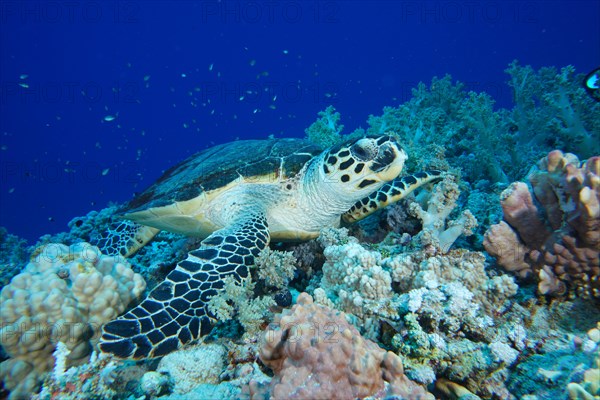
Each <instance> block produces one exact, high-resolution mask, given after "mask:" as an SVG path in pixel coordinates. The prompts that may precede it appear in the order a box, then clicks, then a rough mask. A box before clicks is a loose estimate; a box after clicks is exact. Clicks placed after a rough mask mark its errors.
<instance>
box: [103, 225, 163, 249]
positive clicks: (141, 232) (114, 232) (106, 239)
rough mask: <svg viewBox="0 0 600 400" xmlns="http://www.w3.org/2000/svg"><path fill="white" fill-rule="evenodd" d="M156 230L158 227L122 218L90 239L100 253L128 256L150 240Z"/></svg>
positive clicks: (157, 230) (156, 232)
mask: <svg viewBox="0 0 600 400" xmlns="http://www.w3.org/2000/svg"><path fill="white" fill-rule="evenodd" d="M158 232H160V229H156V228H151V227H149V226H144V225H140V224H136V223H135V222H133V221H129V220H123V221H119V222H118V223H116V224H114V225H113V226H111V227H110V228H109V229H107V230H106V231H105V232H103V233H102V234H100V235H99V237H97V238H96V239H95V240H92V244H94V245H95V246H97V247H98V248H99V249H100V251H101V252H102V254H106V255H109V256H117V255H121V256H123V257H129V256H131V255H133V254H134V253H135V252H136V251H138V250H139V249H141V248H142V247H143V246H145V245H146V243H148V242H149V241H151V240H152V238H154V236H156V235H157V234H158Z"/></svg>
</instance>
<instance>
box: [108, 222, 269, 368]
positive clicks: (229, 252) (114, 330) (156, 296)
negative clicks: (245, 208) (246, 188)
mask: <svg viewBox="0 0 600 400" xmlns="http://www.w3.org/2000/svg"><path fill="white" fill-rule="evenodd" d="M268 243H269V231H268V228H267V220H266V217H265V214H264V213H263V212H256V211H254V212H243V213H240V215H239V216H238V217H237V219H236V220H235V221H233V223H232V224H231V225H230V226H228V227H226V228H223V229H220V230H218V231H216V232H214V233H213V234H211V235H210V236H209V237H207V238H206V239H205V240H203V241H202V244H201V245H200V247H199V248H198V249H197V250H194V251H191V252H190V253H189V254H188V257H187V258H186V259H185V260H184V261H181V262H179V263H178V264H177V267H176V268H175V269H174V270H173V271H171V272H170V273H169V275H167V278H166V279H165V281H164V282H163V283H161V284H160V285H158V286H157V287H156V288H154V290H152V292H150V294H149V295H148V297H147V298H146V299H145V300H144V301H142V303H140V304H139V305H138V306H137V307H135V308H134V309H133V310H131V311H129V312H127V313H126V314H124V315H122V316H120V317H119V318H118V319H116V320H114V321H111V322H109V323H108V324H106V325H104V328H103V332H102V337H101V338H100V344H99V346H100V350H102V351H103V352H105V353H112V354H114V355H115V356H117V357H120V358H134V359H140V358H151V357H160V356H164V355H165V354H168V353H170V352H172V351H174V350H176V349H177V348H179V347H180V346H182V345H184V344H186V343H188V342H190V341H192V340H195V339H198V338H199V337H200V336H202V335H205V334H207V333H208V332H210V330H211V327H212V323H213V322H214V321H215V318H214V316H213V315H212V314H211V313H210V312H209V310H208V301H209V300H210V299H211V297H213V296H215V295H216V294H217V293H218V292H219V291H221V290H222V289H223V279H224V278H225V277H226V276H228V275H233V277H234V278H235V279H236V280H237V281H238V282H241V281H242V280H244V279H246V278H247V277H248V274H249V271H248V268H249V266H251V265H253V264H254V258H255V257H257V256H258V254H259V253H260V252H261V251H262V250H263V249H264V248H265V247H266V246H267V245H268Z"/></svg>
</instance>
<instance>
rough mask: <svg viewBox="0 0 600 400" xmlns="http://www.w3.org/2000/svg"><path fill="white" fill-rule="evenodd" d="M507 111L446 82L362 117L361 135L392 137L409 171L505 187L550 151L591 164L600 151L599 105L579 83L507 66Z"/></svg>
mask: <svg viewBox="0 0 600 400" xmlns="http://www.w3.org/2000/svg"><path fill="white" fill-rule="evenodd" d="M506 72H507V74H508V75H509V85H510V86H511V88H512V89H513V92H514V103H515V105H514V107H513V108H512V109H510V110H507V109H499V110H495V109H494V100H493V99H492V97H491V96H489V95H488V94H486V93H476V92H473V91H468V90H467V88H466V87H465V84H463V83H461V82H455V83H453V82H452V77H450V76H449V75H446V76H444V77H443V78H438V77H434V78H433V79H432V80H431V84H430V85H429V87H427V85H425V84H423V83H419V84H418V85H417V87H416V88H415V89H413V90H412V97H411V98H410V99H409V100H408V101H406V102H404V103H402V104H400V105H399V106H398V107H385V108H384V109H383V114H382V115H381V116H370V117H369V121H368V122H369V128H368V129H367V133H385V132H388V131H391V132H395V133H396V134H397V135H398V138H399V140H400V142H401V143H402V144H403V146H405V148H406V150H407V153H408V154H411V157H410V158H409V160H408V161H407V168H408V169H409V170H423V169H428V168H431V169H441V170H448V166H449V165H451V166H454V167H460V170H461V171H462V175H463V177H464V178H465V179H466V180H467V181H469V182H471V183H472V184H476V183H477V182H478V181H481V180H485V181H488V182H490V183H491V184H496V183H501V184H508V183H509V182H511V181H514V180H517V179H520V178H521V177H522V176H523V175H525V173H526V172H527V170H528V168H529V165H531V163H532V162H534V161H535V160H537V159H539V158H540V157H541V156H543V154H545V153H548V152H549V151H550V150H552V149H553V148H557V147H558V148H562V149H564V150H565V151H569V152H576V153H578V154H580V155H581V156H582V157H586V158H587V157H591V156H593V155H594V154H598V151H600V136H599V135H600V123H599V122H598V121H600V103H597V102H594V101H593V100H592V99H590V98H589V96H587V94H586V93H585V91H584V89H583V88H582V87H581V85H580V84H579V82H581V80H582V78H583V76H582V75H580V74H579V75H578V74H576V73H575V71H574V69H573V67H571V66H568V67H565V68H563V69H561V70H560V71H557V70H556V69H555V68H541V69H540V70H539V71H537V72H536V71H534V70H533V69H532V68H531V67H530V66H526V67H523V66H520V65H519V64H518V62H516V61H515V62H513V63H511V64H510V65H509V67H508V68H507V69H506Z"/></svg>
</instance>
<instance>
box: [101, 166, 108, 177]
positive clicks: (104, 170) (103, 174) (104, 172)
mask: <svg viewBox="0 0 600 400" xmlns="http://www.w3.org/2000/svg"><path fill="white" fill-rule="evenodd" d="M109 171H110V168H105V169H103V170H102V176H106V175H108V173H109Z"/></svg>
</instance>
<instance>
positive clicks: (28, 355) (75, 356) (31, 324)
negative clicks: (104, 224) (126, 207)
mask: <svg viewBox="0 0 600 400" xmlns="http://www.w3.org/2000/svg"><path fill="white" fill-rule="evenodd" d="M145 287H146V284H145V282H144V280H143V278H142V277H141V276H140V275H139V274H135V273H134V272H133V271H132V270H131V268H130V266H129V264H128V263H127V262H126V261H124V260H123V259H122V258H115V257H109V256H105V255H103V254H101V253H100V251H99V250H98V248H96V247H93V246H91V245H89V244H88V243H78V244H74V245H72V246H70V247H67V246H65V245H62V244H52V245H46V246H43V247H40V248H38V249H37V250H36V251H35V252H34V253H33V255H32V256H31V262H30V263H29V264H27V266H26V267H25V268H24V269H23V271H22V272H21V273H20V274H19V275H17V276H15V277H14V278H13V279H12V281H11V283H10V284H9V285H7V286H5V287H4V288H3V289H2V292H1V293H0V301H1V302H2V310H1V312H0V344H2V347H3V349H4V351H5V352H6V353H7V354H8V355H9V356H10V357H11V358H10V359H9V360H7V361H4V362H3V363H2V364H0V377H2V379H3V380H4V385H5V386H6V387H7V388H8V389H10V390H11V396H13V397H15V398H17V397H19V396H27V395H29V394H31V393H33V392H34V391H35V389H36V388H37V386H38V385H39V383H40V382H41V380H42V379H43V377H44V374H45V373H46V372H48V371H50V370H52V367H53V364H54V357H53V352H54V351H55V349H56V344H57V343H58V342H62V343H63V344H64V345H65V346H66V347H65V351H68V355H67V356H66V359H65V360H64V365H63V368H67V367H70V366H73V365H78V364H81V363H83V362H86V361H87V359H88V357H89V355H90V353H91V350H92V346H93V345H94V344H95V342H96V340H97V338H98V336H97V334H98V332H99V330H100V329H101V326H102V324H104V323H105V322H108V321H110V320H112V319H114V318H116V317H117V316H118V315H119V314H121V313H122V312H123V311H124V310H125V308H126V307H127V305H128V304H129V303H130V302H131V301H132V300H134V299H136V298H138V297H139V296H140V295H141V294H142V292H143V291H144V289H145Z"/></svg>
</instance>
